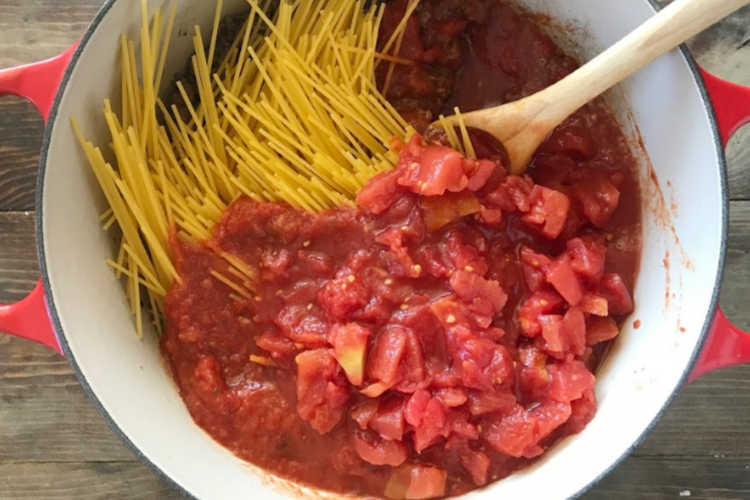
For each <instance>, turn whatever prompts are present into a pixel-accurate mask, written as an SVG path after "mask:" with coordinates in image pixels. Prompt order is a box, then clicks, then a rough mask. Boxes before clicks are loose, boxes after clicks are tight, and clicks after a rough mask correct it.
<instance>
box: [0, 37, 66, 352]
mask: <svg viewBox="0 0 750 500" xmlns="http://www.w3.org/2000/svg"><path fill="white" fill-rule="evenodd" d="M76 46H77V44H76V45H73V46H72V47H70V48H69V49H68V50H66V51H65V52H63V53H62V54H60V55H58V56H55V57H53V58H51V59H47V60H46V61H41V62H37V63H31V64H25V65H23V66H17V67H15V68H9V69H4V70H0V95H6V94H11V95H17V96H19V97H24V98H26V99H28V100H29V101H31V103H32V104H34V106H36V108H37V109H38V110H39V113H41V115H42V118H43V119H44V122H45V123H46V122H47V119H48V118H49V113H50V110H51V109H52V104H53V103H54V101H55V95H56V94H57V88H58V87H59V85H60V81H61V80H62V77H63V74H64V73H65V68H67V66H68V63H69V62H70V59H71V58H72V57H73V53H74V52H75V49H76ZM0 331H2V332H7V333H10V334H11V335H16V336H18V337H23V338H27V339H31V340H35V341H37V342H39V343H41V344H44V345H46V346H49V347H51V348H52V349H54V350H55V351H57V352H58V353H60V354H62V349H61V348H60V342H59V340H58V338H57V335H56V334H55V329H54V328H53V327H52V321H51V320H50V315H49V311H48V308H47V304H46V303H45V301H44V287H43V285H42V282H41V281H39V282H38V283H37V285H36V287H34V290H32V292H31V293H30V294H29V295H28V296H27V297H26V298H25V299H23V300H21V301H20V302H17V303H15V304H9V305H0Z"/></svg>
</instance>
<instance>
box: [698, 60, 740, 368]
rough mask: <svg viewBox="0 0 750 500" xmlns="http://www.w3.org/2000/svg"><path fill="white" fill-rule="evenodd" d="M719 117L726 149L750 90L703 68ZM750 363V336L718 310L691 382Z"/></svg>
mask: <svg viewBox="0 0 750 500" xmlns="http://www.w3.org/2000/svg"><path fill="white" fill-rule="evenodd" d="M699 69H700V73H701V76H702V77H703V82H704V83H705V86H706V90H707V91H708V96H709V98H710V100H711V104H713V108H714V112H715V114H716V123H717V124H718V126H719V136H720V137H721V142H722V145H723V146H724V147H726V145H727V143H728V142H729V139H730V138H731V137H732V134H734V133H735V132H736V131H737V130H738V129H739V128H740V127H742V126H743V125H745V124H747V123H750V88H749V87H743V86H742V85H737V84H736V83H732V82H728V81H726V80H722V79H721V78H718V77H716V76H714V75H712V74H711V73H709V72H708V71H706V70H704V69H703V68H699ZM742 363H750V333H746V332H743V331H742V330H740V329H739V328H737V327H736V326H734V325H733V324H732V323H730V322H729V320H728V319H727V318H726V316H724V313H723V312H722V310H721V308H717V310H716V315H715V316H714V321H713V324H712V325H711V330H710V331H709V332H708V337H707V338H706V343H705V344H704V345H703V350H702V351H701V352H700V354H699V355H698V360H697V361H696V363H695V365H694V366H693V371H692V372H691V373H690V377H689V378H688V381H693V380H695V379H696V378H698V377H700V376H701V375H704V374H705V373H708V372H710V371H713V370H717V369H719V368H724V367H726V366H732V365H738V364H742Z"/></svg>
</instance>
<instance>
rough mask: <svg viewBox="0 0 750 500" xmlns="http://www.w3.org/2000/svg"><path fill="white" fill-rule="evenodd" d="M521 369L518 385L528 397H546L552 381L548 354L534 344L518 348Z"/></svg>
mask: <svg viewBox="0 0 750 500" xmlns="http://www.w3.org/2000/svg"><path fill="white" fill-rule="evenodd" d="M518 357H519V361H520V362H521V369H520V373H519V375H518V385H519V388H520V389H521V392H522V393H523V394H524V396H525V397H526V398H527V399H530V400H532V401H533V400H537V401H538V400H540V399H543V398H545V397H546V390H547V386H549V383H550V382H551V381H552V377H550V374H549V372H548V371H547V355H546V354H545V353H544V352H543V351H541V350H540V349H538V348H537V347H535V346H533V345H529V346H524V347H521V348H520V349H519V350H518Z"/></svg>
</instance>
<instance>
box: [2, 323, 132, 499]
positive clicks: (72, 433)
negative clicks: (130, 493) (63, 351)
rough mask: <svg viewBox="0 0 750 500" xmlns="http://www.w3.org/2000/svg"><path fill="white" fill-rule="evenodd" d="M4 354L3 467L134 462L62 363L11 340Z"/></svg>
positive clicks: (5, 344) (5, 343)
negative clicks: (50, 463)
mask: <svg viewBox="0 0 750 500" xmlns="http://www.w3.org/2000/svg"><path fill="white" fill-rule="evenodd" d="M0 352H2V356H0V422H2V425H0V443H2V446H0V464H1V463H4V462H49V461H54V462H87V461H97V462H104V461H136V458H135V456H134V455H133V453H132V452H131V451H130V449H129V448H128V447H127V446H125V444H124V443H123V442H122V441H121V440H120V439H119V438H118V437H117V436H116V435H115V434H114V433H113V432H112V430H111V429H110V428H109V426H108V425H107V423H106V421H105V420H104V418H102V416H101V415H100V414H99V412H98V411H97V410H96V408H95V407H94V405H93V404H92V402H91V401H90V400H89V399H88V397H87V396H86V394H85V393H84V392H83V389H82V388H81V386H80V384H79V383H78V380H77V379H76V377H75V375H73V371H72V369H71V368H70V365H69V364H68V363H67V362H66V361H65V360H64V359H63V358H62V357H60V356H58V355H57V354H56V353H54V352H53V351H51V350H50V349H47V348H46V347H43V346H41V345H38V344H35V343H33V342H29V341H26V340H21V339H17V338H13V337H10V336H7V335H0ZM84 436H85V439H82V438H83V437H84ZM0 477H3V476H2V475H0ZM0 488H1V487H0ZM1 491H2V490H1V489H0V492H1ZM0 498H6V497H4V496H3V495H2V493H0Z"/></svg>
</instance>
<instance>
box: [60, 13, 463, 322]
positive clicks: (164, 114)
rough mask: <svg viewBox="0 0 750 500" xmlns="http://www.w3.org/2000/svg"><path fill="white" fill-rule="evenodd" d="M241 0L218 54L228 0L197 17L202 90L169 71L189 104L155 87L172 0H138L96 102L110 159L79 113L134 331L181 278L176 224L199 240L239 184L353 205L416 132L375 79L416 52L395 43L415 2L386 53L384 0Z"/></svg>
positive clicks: (247, 284) (263, 197)
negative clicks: (237, 21)
mask: <svg viewBox="0 0 750 500" xmlns="http://www.w3.org/2000/svg"><path fill="white" fill-rule="evenodd" d="M247 1H248V4H249V6H250V12H249V14H248V16H247V19H246V21H245V23H244V26H243V28H242V30H241V31H240V33H239V35H238V36H237V37H236V39H235V40H234V43H233V44H232V45H231V47H230V48H229V50H228V51H227V54H226V56H225V57H224V58H223V60H222V61H216V62H215V61H214V59H215V57H216V52H217V51H216V46H217V37H218V31H219V26H220V22H219V21H220V20H221V16H222V8H223V5H222V3H223V2H222V1H221V0H217V4H216V14H215V17H214V20H213V29H212V32H211V36H210V38H209V39H208V42H207V43H206V41H205V40H204V38H203V35H202V33H201V30H200V28H199V27H197V26H196V27H195V31H194V35H193V45H194V49H195V52H194V55H193V56H192V58H191V60H190V63H191V66H192V69H193V73H194V76H195V86H196V87H197V94H198V100H197V102H195V103H194V102H193V101H192V100H191V99H190V96H189V95H188V93H187V92H186V90H185V88H184V85H183V84H182V83H181V82H177V84H176V85H177V88H178V91H179V93H180V94H181V96H182V98H183V100H184V104H185V108H186V109H187V115H185V116H183V115H182V114H181V113H180V111H179V110H178V109H177V107H176V106H171V107H168V106H167V105H166V104H165V103H164V102H163V101H162V99H161V98H160V97H159V95H158V90H159V88H160V85H161V81H162V79H163V77H164V68H165V64H166V59H167V57H168V48H169V44H170V41H171V37H172V31H173V28H174V24H175V16H176V7H175V5H174V4H173V5H172V6H171V8H169V9H168V11H167V12H166V15H165V13H164V12H162V11H161V9H158V10H156V12H155V14H154V15H153V17H152V18H151V20H150V21H149V17H148V5H147V0H141V12H142V25H141V30H140V34H139V38H138V42H139V46H136V43H135V42H134V41H133V40H128V39H127V38H126V37H124V36H123V37H122V39H121V43H120V54H119V56H120V70H121V74H122V81H121V91H122V102H121V103H120V106H119V108H115V107H114V106H113V105H112V103H110V102H109V101H106V102H105V103H104V118H105V120H106V123H107V127H108V129H109V133H110V136H111V139H112V152H113V157H112V159H111V160H110V159H108V158H107V157H105V154H104V153H103V152H102V150H101V149H100V147H97V146H95V145H94V144H92V143H91V142H89V141H87V140H86V139H85V138H84V136H83V134H82V132H81V130H80V128H79V127H78V125H77V123H76V122H75V120H73V127H74V130H75V133H76V135H77V137H78V140H79V141H80V143H81V146H82V148H83V150H84V152H85V154H86V156H87V158H88V161H89V163H90V165H91V168H92V170H93V172H94V175H95V176H96V178H97V180H98V182H99V184H100V186H101V189H102V191H103V193H104V195H105V197H106V199H107V202H108V204H109V208H108V209H107V211H106V212H105V213H104V214H102V223H103V227H104V228H106V229H108V228H110V227H111V226H114V225H116V226H117V227H118V228H119V231H120V232H121V234H122V239H121V244H120V250H119V252H118V254H117V256H116V258H115V259H111V260H109V261H108V263H109V265H110V266H111V267H112V268H113V269H114V270H115V272H116V274H117V276H124V277H125V278H126V281H127V283H126V291H127V294H128V298H129V301H130V305H131V310H132V312H133V314H134V315H135V316H136V328H137V332H138V335H139V336H140V335H142V320H141V304H142V303H143V304H147V305H148V307H150V308H151V312H152V315H153V317H154V318H155V319H156V323H157V326H159V318H161V316H162V313H163V298H164V296H165V294H166V292H167V291H168V290H169V289H170V287H171V284H172V282H173V281H174V280H179V276H178V273H177V271H176V269H175V266H174V264H173V263H172V260H171V257H170V252H169V247H168V245H169V240H170V237H172V234H173V232H175V233H176V234H178V235H179V236H180V237H183V238H190V239H194V240H197V241H203V240H205V239H207V238H208V237H209V235H210V231H211V228H212V226H213V225H214V223H215V222H216V221H217V220H218V219H219V217H220V216H221V214H222V213H223V212H224V210H225V209H226V208H227V206H228V205H229V204H230V203H231V202H232V201H233V200H234V199H236V198H237V197H238V196H240V195H242V194H244V195H247V196H249V197H251V198H253V199H255V200H259V201H283V202H286V203H289V204H290V205H292V206H295V207H298V208H303V209H306V210H310V211H321V210H324V209H328V208H333V207H336V206H339V205H341V204H348V203H351V202H352V200H353V198H354V196H355V195H356V193H357V191H358V190H359V189H360V188H361V187H362V185H363V184H364V183H365V182H366V181H367V180H369V179H370V178H371V177H373V176H374V175H375V174H377V173H379V172H381V171H383V170H386V169H390V168H392V167H393V166H394V164H395V162H396V159H397V157H396V153H395V152H393V151H392V150H391V148H390V145H391V142H392V140H393V139H394V138H398V139H401V140H404V139H407V138H408V136H409V135H410V134H411V133H412V132H413V131H412V129H411V127H410V126H409V125H408V124H407V123H406V121H404V119H403V118H402V117H401V116H400V115H399V114H398V112H397V111H396V110H395V109H394V108H393V107H392V106H391V105H390V103H389V102H388V101H387V100H386V99H385V97H384V95H383V93H381V92H380V91H379V90H378V88H377V86H376V80H375V68H376V66H377V64H378V62H380V61H386V62H387V63H388V64H389V65H390V66H391V67H390V68H389V70H388V75H390V74H392V68H393V67H394V65H397V64H410V63H411V61H407V60H403V59H400V58H399V57H396V54H398V47H399V46H400V42H401V39H402V34H403V30H404V29H405V27H406V19H407V18H408V16H409V15H410V13H411V12H413V10H414V8H416V5H417V3H418V0H412V2H411V3H410V4H409V8H408V9H407V11H406V14H405V16H404V19H403V21H402V22H401V23H400V24H399V25H398V27H397V29H396V30H395V32H394V33H393V34H392V35H391V37H390V39H389V40H388V41H386V43H385V44H384V46H383V48H384V50H383V53H378V52H377V50H376V47H377V44H378V31H379V27H380V21H381V19H382V16H383V12H384V8H385V5H384V4H382V3H381V4H377V3H372V5H371V2H368V1H366V0H355V1H352V0H317V1H307V2H292V1H290V0H282V1H281V2H280V3H279V4H278V6H277V7H276V8H275V10H274V12H275V13H274V14H273V16H272V17H271V16H270V15H269V14H268V12H270V11H271V10H272V9H271V3H272V2H271V0H247ZM392 48H395V50H393V51H391V49H392ZM388 79H389V78H388ZM386 85H387V83H386ZM450 132H451V133H453V135H454V136H455V133H454V132H453V131H452V130H451V131H450ZM450 137H452V136H450ZM464 139H465V136H464ZM452 142H453V141H452ZM220 255H221V257H222V258H223V259H224V260H225V261H226V263H227V265H228V269H229V275H227V274H225V273H222V272H220V271H218V270H216V271H215V272H214V273H213V276H214V277H215V278H216V279H218V280H220V281H222V282H223V283H225V284H226V285H227V286H229V287H230V288H232V289H233V291H234V292H235V293H236V294H237V295H238V296H242V297H245V296H250V294H251V290H252V287H253V281H254V279H255V271H254V269H253V266H252V265H251V264H250V263H245V262H243V261H241V259H239V258H238V257H236V256H233V255H231V254H227V253H226V252H222V253H221V254H220ZM144 294H145V295H144Z"/></svg>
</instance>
